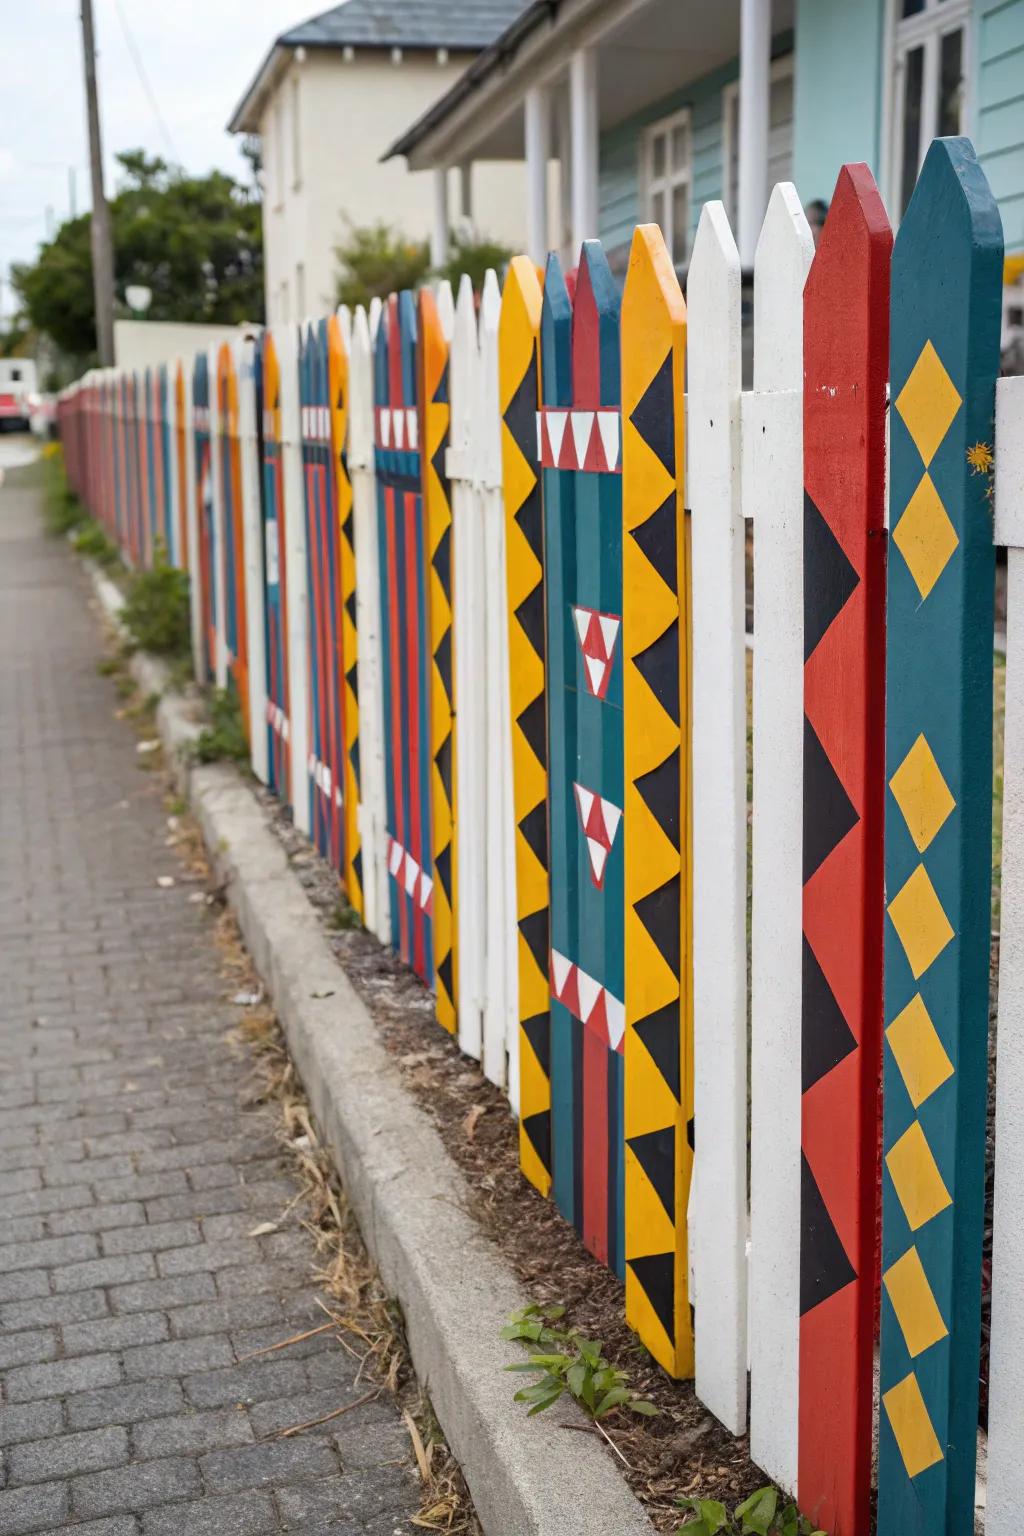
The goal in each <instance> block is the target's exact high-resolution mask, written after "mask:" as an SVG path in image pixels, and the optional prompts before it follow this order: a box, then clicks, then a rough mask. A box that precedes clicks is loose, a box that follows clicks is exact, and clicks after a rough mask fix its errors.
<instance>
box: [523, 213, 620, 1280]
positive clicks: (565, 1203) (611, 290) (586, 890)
mask: <svg viewBox="0 0 1024 1536" xmlns="http://www.w3.org/2000/svg"><path fill="white" fill-rule="evenodd" d="M541 382H542V391H543V408H542V410H541V413H540V419H539V423H538V431H539V437H540V457H541V464H542V467H543V480H544V520H545V528H544V539H545V552H546V565H547V646H548V742H549V753H550V757H549V775H550V777H549V806H550V827H551V992H552V1001H551V1104H552V1131H553V1138H552V1140H553V1158H554V1170H553V1171H554V1192H555V1199H556V1201H557V1202H558V1207H559V1209H560V1210H561V1212H562V1214H563V1215H564V1216H565V1217H566V1219H567V1220H570V1221H572V1222H573V1224H574V1225H575V1226H576V1228H577V1230H578V1231H579V1232H580V1234H581V1236H582V1238H583V1241H584V1243H585V1244H586V1246H587V1247H588V1248H589V1249H590V1251H591V1252H592V1253H593V1254H594V1255H595V1256H596V1257H597V1258H599V1259H601V1260H602V1262H604V1263H606V1264H608V1265H609V1267H610V1268H611V1269H613V1270H614V1271H615V1272H616V1273H618V1274H620V1275H621V1274H622V1273H623V1267H624V1265H623V1202H622V1192H623V1169H624V1146H623V1137H622V1098H623V1070H622V1044H623V1033H624V1029H625V1017H624V1003H623V993H624V979H625V978H624V964H625V962H624V953H623V949H624V945H623V936H624V928H625V921H624V898H623V875H624V864H623V852H622V849H623V838H622V837H621V835H620V834H621V821H622V806H623V787H624V786H623V745H622V674H623V667H622V662H621V654H622V646H621V643H620V642H621V629H622V479H621V473H620V411H619V404H620V398H621V394H620V360H619V295H618V287H617V284H616V283H615V279H614V278H613V277H612V274H611V272H610V270H609V268H608V263H607V260H606V258H605V256H604V253H603V251H602V250H601V247H600V245H599V243H598V242H597V241H587V242H585V243H584V246H583V250H582V252H581V254H580V263H579V267H578V269H577V277H576V284H575V294H574V298H573V301H572V303H571V304H570V300H569V294H568V290H567V288H566V284H565V279H564V277H563V276H562V271H561V267H560V265H559V262H558V259H557V257H554V256H551V257H549V258H548V267H547V274H546V279H545V290H544V308H543V312H542V316H541Z"/></svg>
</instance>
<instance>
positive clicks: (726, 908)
mask: <svg viewBox="0 0 1024 1536" xmlns="http://www.w3.org/2000/svg"><path fill="white" fill-rule="evenodd" d="M687 350H688V371H689V394H688V398H687V407H688V413H687V479H686V486H687V501H688V504H689V507H690V513H691V530H690V536H691V548H692V566H691V569H692V581H691V587H692V597H691V605H692V606H691V631H692V636H693V670H692V678H693V890H694V893H695V898H696V899H695V901H694V908H693V1040H694V1044H693V1058H694V1147H695V1152H694V1171H693V1184H692V1188H691V1194H690V1207H689V1251H690V1255H691V1261H690V1267H691V1271H692V1276H693V1283H692V1292H691V1295H692V1299H693V1302H694V1307H695V1315H694V1317H695V1347H696V1390H697V1395H698V1397H699V1398H700V1400H701V1402H703V1403H705V1404H706V1406H707V1407H708V1408H710V1409H711V1412H712V1413H714V1414H715V1416H716V1417H717V1418H719V1419H721V1421H722V1423H723V1424H725V1425H727V1426H728V1428H729V1429H731V1430H732V1431H733V1433H734V1434H742V1433H743V1431H744V1430H745V1428H746V1421H747V1311H746V1309H747V1260H746V1242H747V927H746V924H747V774H746V757H747V745H746V743H747V734H746V733H747V721H746V635H745V629H746V599H745V592H744V544H745V528H744V522H743V513H742V509H741V506H740V477H739V440H740V391H741V387H742V357H741V350H740V258H739V252H738V251H737V249H736V242H735V240H734V239H733V236H732V231H731V230H730V228H729V221H728V219H727V218H726V215H725V209H724V208H723V206H722V204H721V203H706V204H705V205H704V209H703V211H702V213H701V216H700V223H699V225H698V228H697V238H696V240H695V241H694V246H693V256H692V259H691V261H690V270H689V277H688V280H687Z"/></svg>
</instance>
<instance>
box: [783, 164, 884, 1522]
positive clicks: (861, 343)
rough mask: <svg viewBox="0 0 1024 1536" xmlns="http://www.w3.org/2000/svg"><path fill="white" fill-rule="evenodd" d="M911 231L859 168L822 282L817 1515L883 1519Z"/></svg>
mask: <svg viewBox="0 0 1024 1536" xmlns="http://www.w3.org/2000/svg"><path fill="white" fill-rule="evenodd" d="M891 251H892V232H891V230H890V228H889V221H888V219H887V217H886V213H885V208H884V206H883V204H882V199H881V198H880V196H879V195H878V189H877V187H876V186H875V183H874V180H873V178H872V176H871V172H870V171H869V170H868V168H867V166H866V165H850V166H845V167H844V168H843V170H842V171H840V173H839V180H838V182H837V183H836V189H835V192H834V194H833V197H832V202H831V205H830V207H829V213H828V218H827V220H826V222H825V227H824V231H823V233H822V236H821V239H820V242H819V245H818V249H817V252H816V254H815V258H814V261H813V263H812V265H811V270H810V274H809V276H808V279H807V283H806V286H805V288H804V401H803V427H804V531H803V543H804V576H803V581H804V658H805V660H804V764H803V767H804V781H803V822H804V838H803V876H804V893H803V930H804V949H803V1017H802V1079H803V1100H802V1163H801V1172H802V1189H801V1200H800V1221H801V1226H800V1395H799V1408H800V1426H799V1433H800V1445H799V1467H798V1475H797V1492H798V1494H799V1500H800V1507H801V1509H802V1510H803V1511H804V1513H805V1514H806V1515H807V1516H808V1517H809V1518H810V1519H811V1520H812V1521H813V1523H814V1524H815V1525H820V1526H823V1527H824V1528H825V1529H827V1530H828V1531H829V1532H831V1533H833V1536H861V1533H862V1532H864V1531H866V1530H867V1529H868V1526H869V1523H870V1518H871V1517H870V1504H871V1435H872V1417H873V1392H874V1380H873V1377H874V1369H873V1368H874V1345H875V1301H876V1290H875V1281H876V1264H875V1255H876V1238H877V1214H878V1202H877V1193H876V1192H877V1187H878V1113H879V1092H878V1090H879V1080H880V1076H881V1051H882V1034H881V1027H882V1017H881V1016H882V905H883V894H884V893H883V851H882V832H883V816H884V804H885V802H884V767H885V507H884V502H885V413H886V385H887V382H888V366H889V262H890V256H891Z"/></svg>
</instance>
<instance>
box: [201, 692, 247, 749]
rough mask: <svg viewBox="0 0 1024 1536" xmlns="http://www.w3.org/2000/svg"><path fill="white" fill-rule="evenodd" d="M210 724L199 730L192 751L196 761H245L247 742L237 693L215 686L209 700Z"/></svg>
mask: <svg viewBox="0 0 1024 1536" xmlns="http://www.w3.org/2000/svg"><path fill="white" fill-rule="evenodd" d="M209 709H210V723H209V725H204V727H203V729H202V730H201V731H200V732H199V736H198V738H197V740H196V744H195V747H194V748H193V752H194V755H195V760H196V762H199V763H223V762H229V763H239V764H247V763H248V761H249V743H248V741H247V740H246V737H245V725H244V723H243V721H242V709H241V705H240V704H239V702H238V695H237V694H236V693H234V692H232V691H230V690H228V689H225V688H217V689H216V690H215V691H214V692H213V693H212V694H211V695H210V700H209Z"/></svg>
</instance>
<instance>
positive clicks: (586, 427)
mask: <svg viewBox="0 0 1024 1536" xmlns="http://www.w3.org/2000/svg"><path fill="white" fill-rule="evenodd" d="M593 430H594V413H593V411H573V413H572V440H573V445H574V446H575V449H576V463H577V464H582V463H583V462H584V461H585V459H586V457H587V448H588V447H589V444H590V434H591V432H592V431H593Z"/></svg>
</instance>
